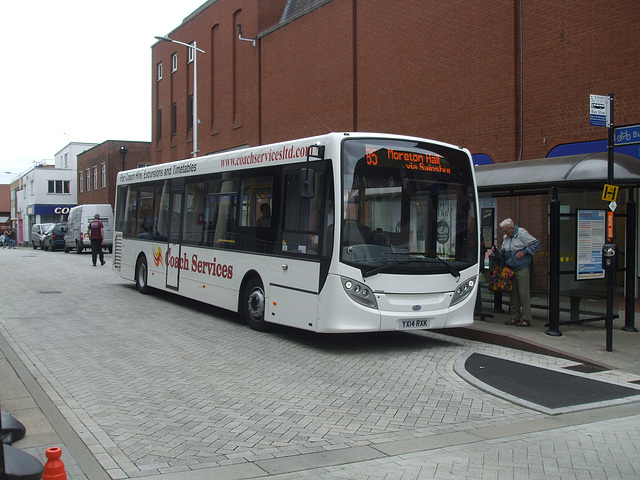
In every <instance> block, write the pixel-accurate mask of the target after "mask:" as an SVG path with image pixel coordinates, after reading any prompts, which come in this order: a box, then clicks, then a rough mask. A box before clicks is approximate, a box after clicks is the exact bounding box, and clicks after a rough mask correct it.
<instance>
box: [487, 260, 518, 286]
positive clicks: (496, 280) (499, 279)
mask: <svg viewBox="0 0 640 480" xmlns="http://www.w3.org/2000/svg"><path fill="white" fill-rule="evenodd" d="M512 279H513V270H511V269H510V268H509V267H501V266H499V265H498V266H497V267H494V269H493V270H491V277H490V278H489V290H493V291H494V292H510V291H512V290H513V280H512Z"/></svg>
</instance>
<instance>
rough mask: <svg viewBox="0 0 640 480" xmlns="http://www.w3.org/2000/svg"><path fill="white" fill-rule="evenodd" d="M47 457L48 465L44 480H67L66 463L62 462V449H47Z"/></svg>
mask: <svg viewBox="0 0 640 480" xmlns="http://www.w3.org/2000/svg"><path fill="white" fill-rule="evenodd" d="M45 455H46V456H47V463H45V464H44V471H43V472H42V480H67V473H66V472H65V471H64V463H62V460H60V457H61V456H62V449H61V448H58V447H51V448H47V451H46V453H45Z"/></svg>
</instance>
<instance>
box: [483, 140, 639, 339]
mask: <svg viewBox="0 0 640 480" xmlns="http://www.w3.org/2000/svg"><path fill="white" fill-rule="evenodd" d="M475 171H476V179H477V184H478V192H479V195H480V201H481V207H482V208H481V211H482V220H481V228H482V237H483V241H484V242H485V245H486V246H487V247H488V248H490V247H491V245H492V244H496V243H499V242H498V241H499V240H501V236H500V238H497V235H496V233H495V232H496V228H495V227H496V225H497V223H498V222H499V221H500V220H501V219H502V218H506V217H511V218H513V219H514V221H515V222H516V223H517V224H521V225H522V226H524V227H525V228H526V229H527V230H529V231H530V232H531V233H533V234H534V236H536V237H537V238H538V239H539V240H540V243H541V245H542V251H541V253H539V254H538V255H536V256H535V257H534V265H533V268H532V283H531V285H532V295H536V294H540V297H541V298H543V299H544V300H543V302H546V304H544V303H542V304H540V303H539V304H538V305H534V304H532V306H533V308H536V307H542V308H547V309H548V312H549V313H548V320H549V322H548V328H549V329H548V330H547V331H546V332H545V333H547V334H549V335H562V333H560V330H559V326H560V325H561V324H571V323H583V322H585V321H595V320H604V319H605V316H604V313H605V310H603V308H602V307H603V305H604V304H605V301H606V298H607V282H606V280H605V272H604V270H603V269H602V267H601V262H602V258H601V248H602V245H603V244H604V243H605V241H606V240H605V233H606V225H605V224H604V223H603V222H604V220H603V221H601V219H606V212H607V211H608V210H610V207H611V206H613V207H614V208H615V210H614V225H613V227H614V237H613V239H614V240H613V241H614V243H615V244H616V245H617V246H618V251H619V255H618V268H617V269H616V271H615V273H614V275H615V282H614V290H615V291H614V293H615V296H616V298H618V297H621V294H624V310H625V319H624V320H625V326H624V330H627V331H637V330H636V329H635V326H634V313H635V299H636V297H637V291H638V290H637V282H636V279H637V277H638V264H637V263H638V262H637V238H638V212H637V208H636V195H637V191H638V186H640V161H638V160H637V159H635V158H633V157H630V156H628V155H623V154H617V153H616V154H615V155H614V167H613V179H614V180H613V185H614V186H617V187H618V194H617V198H616V205H612V204H611V202H610V201H605V200H603V191H604V188H605V185H607V184H608V183H609V182H608V158H607V153H606V152H597V153H590V154H581V155H569V156H564V157H553V158H541V159H535V160H524V161H519V162H508V163H500V164H492V165H480V166H476V168H475ZM497 216H499V218H496V217H497ZM490 242H493V243H490ZM599 250H600V251H599ZM617 304H618V302H615V305H616V310H617ZM561 319H562V321H561Z"/></svg>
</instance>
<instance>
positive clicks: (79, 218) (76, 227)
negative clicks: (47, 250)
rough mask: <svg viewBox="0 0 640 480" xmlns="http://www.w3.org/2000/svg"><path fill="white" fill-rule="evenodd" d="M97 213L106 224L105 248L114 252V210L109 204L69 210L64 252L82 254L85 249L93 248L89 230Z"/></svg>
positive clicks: (79, 206) (83, 206)
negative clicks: (72, 251)
mask: <svg viewBox="0 0 640 480" xmlns="http://www.w3.org/2000/svg"><path fill="white" fill-rule="evenodd" d="M96 213H98V214H100V221H101V222H102V223H103V224H104V244H103V248H108V249H109V252H112V251H113V208H111V205H109V204H108V203H103V204H91V205H78V206H77V207H73V208H72V209H71V210H69V219H68V220H67V233H66V235H65V237H64V251H65V253H69V252H70V251H71V250H74V249H75V251H76V253H82V250H84V249H85V248H91V240H90V239H89V235H88V234H87V229H88V228H89V224H90V223H91V220H93V218H94V217H95V215H96Z"/></svg>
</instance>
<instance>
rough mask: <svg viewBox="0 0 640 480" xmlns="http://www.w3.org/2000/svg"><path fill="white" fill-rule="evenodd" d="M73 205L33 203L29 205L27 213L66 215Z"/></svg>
mask: <svg viewBox="0 0 640 480" xmlns="http://www.w3.org/2000/svg"><path fill="white" fill-rule="evenodd" d="M73 207H75V205H34V206H33V207H29V209H28V212H29V215H68V214H69V210H71V209H72V208H73Z"/></svg>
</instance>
